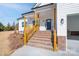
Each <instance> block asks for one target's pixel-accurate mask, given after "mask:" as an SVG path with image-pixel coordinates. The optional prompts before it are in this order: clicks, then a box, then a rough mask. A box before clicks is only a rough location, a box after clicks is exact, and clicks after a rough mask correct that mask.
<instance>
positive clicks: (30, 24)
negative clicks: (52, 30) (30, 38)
mask: <svg viewBox="0 0 79 59" xmlns="http://www.w3.org/2000/svg"><path fill="white" fill-rule="evenodd" d="M22 22H24V19H20V20H19V32H21V33H23V31H24V27H22ZM26 22H27V25H28V27H29V26H30V27H32V25H33V23H32V22H33V20H32V19H30V18H29V19H26Z"/></svg>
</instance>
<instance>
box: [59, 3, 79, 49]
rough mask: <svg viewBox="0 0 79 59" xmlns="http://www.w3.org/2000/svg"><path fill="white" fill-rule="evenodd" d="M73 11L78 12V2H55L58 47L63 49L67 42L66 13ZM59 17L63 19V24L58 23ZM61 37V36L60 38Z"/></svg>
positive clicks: (72, 12)
mask: <svg viewBox="0 0 79 59" xmlns="http://www.w3.org/2000/svg"><path fill="white" fill-rule="evenodd" d="M74 13H79V4H73V3H58V4H57V36H58V48H59V49H64V50H65V49H66V48H67V44H66V43H67V15H68V14H74ZM61 19H63V20H64V23H63V24H61V23H60V21H61ZM61 37H63V38H62V39H61ZM64 37H65V38H64ZM60 43H61V44H60ZM63 45H64V46H63Z"/></svg>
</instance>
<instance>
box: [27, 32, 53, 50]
mask: <svg viewBox="0 0 79 59" xmlns="http://www.w3.org/2000/svg"><path fill="white" fill-rule="evenodd" d="M27 45H29V46H32V47H38V48H44V49H49V50H51V49H52V43H51V32H50V31H38V32H36V33H35V34H34V35H33V36H32V38H31V39H30V40H29V42H28V44H27Z"/></svg>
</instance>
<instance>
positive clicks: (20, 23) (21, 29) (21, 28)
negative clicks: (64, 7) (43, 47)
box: [19, 19, 24, 32]
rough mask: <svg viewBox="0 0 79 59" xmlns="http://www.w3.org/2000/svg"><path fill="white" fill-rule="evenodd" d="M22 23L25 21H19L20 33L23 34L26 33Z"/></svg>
mask: <svg viewBox="0 0 79 59" xmlns="http://www.w3.org/2000/svg"><path fill="white" fill-rule="evenodd" d="M22 22H24V20H23V19H20V20H19V32H23V31H24V27H22Z"/></svg>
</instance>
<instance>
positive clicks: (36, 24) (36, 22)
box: [35, 12, 39, 31]
mask: <svg viewBox="0 0 79 59" xmlns="http://www.w3.org/2000/svg"><path fill="white" fill-rule="evenodd" d="M38 19H39V14H37V13H36V12H35V30H36V31H37V30H38Z"/></svg>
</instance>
